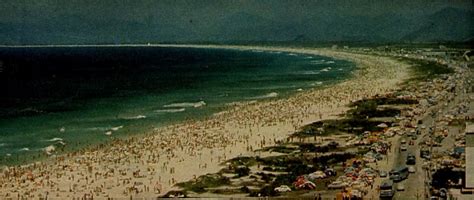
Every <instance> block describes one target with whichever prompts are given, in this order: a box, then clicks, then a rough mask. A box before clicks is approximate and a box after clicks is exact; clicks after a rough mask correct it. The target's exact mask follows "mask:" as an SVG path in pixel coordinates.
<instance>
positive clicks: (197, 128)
mask: <svg viewBox="0 0 474 200" xmlns="http://www.w3.org/2000/svg"><path fill="white" fill-rule="evenodd" d="M156 46H161V47H167V46H169V47H187V48H223V49H241V50H259V51H277V52H292V53H304V54H314V55H322V56H329V57H333V58H337V59H344V60H349V61H352V62H354V63H356V66H357V68H356V70H355V72H354V76H353V77H351V78H349V79H348V80H346V81H343V82H341V83H338V84H335V85H332V86H331V87H327V88H322V89H311V90H305V91H303V92H300V93H296V94H294V95H291V96H290V97H288V98H285V99H276V100H266V101H262V102H257V103H252V104H239V105H235V106H232V107H230V108H229V109H228V110H227V111H225V112H222V113H219V115H214V116H212V117H210V118H208V119H205V120H199V121H192V120H190V121H186V122H183V123H180V124H176V125H171V126H168V127H163V128H159V129H155V130H154V131H153V133H149V134H147V135H146V136H143V137H140V138H137V137H132V138H130V139H129V140H124V141H120V140H117V141H114V142H112V143H111V146H110V147H103V148H101V149H89V150H84V151H82V152H81V153H77V154H72V155H70V156H68V157H66V158H65V159H64V160H62V159H56V160H53V159H51V161H52V162H44V163H42V164H39V165H41V166H42V167H40V168H41V169H38V167H36V169H35V168H31V169H30V171H32V173H33V174H34V175H37V174H39V173H40V172H46V173H47V174H50V176H51V177H55V178H54V182H55V185H54V186H53V187H56V188H57V189H58V190H57V191H56V190H55V191H51V190H48V188H47V187H44V188H42V189H35V192H34V193H39V194H44V193H45V191H50V196H51V197H55V198H71V197H81V196H83V194H84V193H86V191H89V190H91V189H93V188H95V187H100V185H108V186H109V187H110V188H108V187H105V189H103V190H104V191H106V192H105V193H106V194H107V196H108V197H112V198H123V197H128V196H129V195H128V194H127V195H125V194H124V190H126V187H129V186H130V185H132V184H133V182H134V181H140V182H143V183H144V184H145V185H147V186H148V187H155V186H156V185H158V184H159V187H160V192H159V193H161V194H164V193H166V192H167V191H169V190H172V189H175V188H174V187H173V186H172V185H174V183H176V182H181V181H186V180H189V179H192V178H193V177H195V176H199V175H203V174H206V173H211V172H215V171H218V170H219V169H220V168H221V167H222V166H221V165H220V164H221V163H222V162H223V161H225V160H226V159H227V158H232V157H235V156H239V155H255V152H253V150H255V149H258V148H261V147H263V146H267V145H272V144H274V143H275V142H276V141H278V140H281V139H284V138H285V137H286V136H288V135H289V134H290V133H292V132H294V131H295V130H297V129H298V128H299V127H300V126H302V125H304V124H307V123H310V122H313V121H317V120H320V119H328V118H336V117H337V115H338V114H340V113H342V112H344V111H346V110H347V107H345V105H347V104H348V103H349V102H351V101H354V100H357V99H362V98H364V97H370V96H373V95H376V94H383V93H387V92H391V91H392V90H393V89H395V88H396V87H397V85H398V84H399V83H401V81H402V80H404V79H406V78H408V76H409V75H408V66H407V65H406V64H402V63H398V62H397V61H394V60H390V59H387V58H378V57H373V56H367V55H358V54H350V53H344V52H336V51H332V50H328V49H306V48H285V47H250V46H217V45H156ZM368 88H371V89H370V90H367V89H368ZM60 157H62V156H60ZM59 166H62V168H60V167H59ZM64 166H67V167H66V168H64ZM89 168H92V170H91V171H92V173H98V174H100V175H102V176H103V177H106V178H99V179H98V180H96V181H94V183H86V181H85V180H80V181H79V183H78V185H79V186H78V188H77V189H76V188H74V189H73V191H75V190H77V192H71V189H70V188H69V186H70V185H71V183H72V181H71V179H70V178H71V177H72V176H76V177H80V176H79V175H78V174H80V173H83V174H87V173H88V171H89ZM111 169H114V170H112V171H114V172H110V171H111ZM119 171H125V172H126V173H125V175H122V174H120V173H118V172H119ZM136 171H139V174H141V175H142V176H144V177H135V175H136V174H135V173H132V172H136ZM58 173H61V174H62V175H61V176H59V178H57V179H56V177H57V176H56V175H57V174H58ZM2 179H3V180H0V181H1V182H4V181H5V180H4V178H2ZM119 179H127V180H132V181H130V182H128V183H127V182H121V181H118V180H119ZM78 180H79V179H78ZM78 180H76V182H77V181H78ZM110 182H112V183H110ZM15 188H16V187H11V188H2V189H1V190H0V196H2V197H5V194H6V192H11V191H12V190H13V189H15ZM81 188H83V189H81ZM87 188H89V189H87ZM24 190H32V188H30V187H27V188H26V189H24ZM79 190H82V191H83V192H82V193H81V192H79ZM101 190H102V189H101ZM32 193H33V192H32ZM104 195H105V194H104ZM156 195H158V194H157V193H156V192H154V191H153V190H150V191H147V192H142V193H138V194H136V195H135V194H134V195H133V196H134V197H137V198H140V197H153V196H156ZM102 197H105V196H102Z"/></svg>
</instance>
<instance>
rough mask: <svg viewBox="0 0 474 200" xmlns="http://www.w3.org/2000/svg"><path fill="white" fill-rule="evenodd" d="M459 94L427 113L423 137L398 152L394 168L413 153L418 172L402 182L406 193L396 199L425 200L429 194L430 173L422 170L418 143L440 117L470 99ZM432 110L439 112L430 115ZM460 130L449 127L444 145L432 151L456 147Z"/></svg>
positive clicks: (400, 194) (400, 193) (401, 193)
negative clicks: (406, 148) (465, 99)
mask: <svg viewBox="0 0 474 200" xmlns="http://www.w3.org/2000/svg"><path fill="white" fill-rule="evenodd" d="M458 92H459V93H457V94H456V96H455V98H454V100H453V101H451V102H450V103H448V105H447V106H446V105H443V103H441V104H438V105H437V106H434V107H432V108H431V109H430V110H429V112H427V114H425V115H424V117H423V118H422V120H423V124H422V125H424V126H426V127H427V128H426V129H424V130H423V131H422V132H421V135H420V136H421V137H420V136H419V137H418V139H417V140H416V143H415V145H409V146H408V150H407V151H402V152H398V151H396V152H398V153H397V155H396V157H397V158H396V161H395V162H394V167H395V166H401V165H405V161H406V156H407V153H408V152H411V153H412V154H414V155H415V156H416V161H417V162H416V165H414V167H415V168H416V172H415V173H411V174H410V175H409V177H408V179H406V180H404V181H402V182H400V183H401V184H404V186H405V191H398V192H397V193H396V195H395V197H394V199H400V200H404V199H425V198H424V196H425V194H426V193H427V192H428V188H427V186H426V185H425V182H426V181H428V180H429V177H428V176H427V174H428V173H427V172H426V171H425V170H423V169H422V165H423V159H422V158H420V153H419V152H420V148H421V147H420V146H419V145H418V143H419V142H420V141H422V140H423V138H427V137H429V133H428V128H429V127H433V126H434V125H435V120H436V119H437V118H438V117H440V116H444V115H445V114H447V113H448V112H449V111H450V110H452V109H453V108H455V107H456V106H457V105H459V103H460V102H462V100H463V99H464V98H468V95H469V94H468V95H466V94H462V93H461V92H460V91H458ZM431 110H433V111H437V112H434V113H435V114H434V115H431V114H430V113H431ZM459 129H460V128H459V127H449V135H448V137H446V138H445V139H444V140H443V142H442V145H441V146H440V147H433V148H432V151H434V152H436V151H437V152H443V151H446V150H449V149H451V148H452V147H453V145H454V142H455V139H454V138H455V136H456V135H457V134H459V132H460V131H459ZM402 138H403V137H402ZM402 138H400V140H401V139H402ZM406 140H407V141H409V140H410V139H409V138H406ZM425 192H426V193H425Z"/></svg>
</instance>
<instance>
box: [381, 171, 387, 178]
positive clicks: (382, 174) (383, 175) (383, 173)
mask: <svg viewBox="0 0 474 200" xmlns="http://www.w3.org/2000/svg"><path fill="white" fill-rule="evenodd" d="M387 175H388V174H387V172H386V171H380V172H379V176H380V177H382V178H384V177H387Z"/></svg>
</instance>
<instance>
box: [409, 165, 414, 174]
mask: <svg viewBox="0 0 474 200" xmlns="http://www.w3.org/2000/svg"><path fill="white" fill-rule="evenodd" d="M408 172H410V173H415V172H416V169H415V167H413V166H410V167H408Z"/></svg>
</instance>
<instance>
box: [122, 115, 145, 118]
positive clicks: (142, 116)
mask: <svg viewBox="0 0 474 200" xmlns="http://www.w3.org/2000/svg"><path fill="white" fill-rule="evenodd" d="M145 118H146V116H145V115H137V116H132V117H124V119H145Z"/></svg>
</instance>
